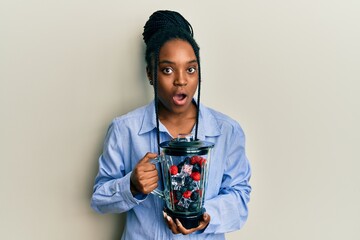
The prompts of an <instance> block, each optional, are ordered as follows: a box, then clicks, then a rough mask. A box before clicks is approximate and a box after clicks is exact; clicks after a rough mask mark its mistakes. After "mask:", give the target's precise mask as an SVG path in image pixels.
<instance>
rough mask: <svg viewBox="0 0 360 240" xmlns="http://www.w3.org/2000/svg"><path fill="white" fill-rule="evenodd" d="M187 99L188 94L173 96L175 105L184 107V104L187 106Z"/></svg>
mask: <svg viewBox="0 0 360 240" xmlns="http://www.w3.org/2000/svg"><path fill="white" fill-rule="evenodd" d="M186 98H187V95H186V94H183V93H180V94H175V95H174V96H173V100H174V103H175V104H176V105H183V104H185V102H186Z"/></svg>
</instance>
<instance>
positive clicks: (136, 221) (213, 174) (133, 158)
mask: <svg viewBox="0 0 360 240" xmlns="http://www.w3.org/2000/svg"><path fill="white" fill-rule="evenodd" d="M154 109H155V107H154V101H152V102H151V103H149V104H148V105H147V106H143V107H141V108H138V109H136V110H134V111H132V112H130V113H128V114H126V115H123V116H120V117H118V118H115V119H114V120H113V121H112V123H111V125H110V126H109V129H108V132H107V135H106V138H105V142H104V148H103V153H102V155H101V156H100V158H99V172H98V174H97V176H96V179H95V184H94V192H93V196H92V199H91V206H92V208H93V209H94V210H95V211H97V212H99V213H122V212H127V215H126V216H127V217H126V225H125V228H124V232H123V236H122V239H136V240H141V239H144V240H145V239H146V240H149V239H154V240H161V239H164V240H165V239H166V240H169V239H225V234H224V233H226V232H231V231H235V230H238V229H240V228H241V227H242V226H243V225H244V223H245V222H246V219H247V216H248V206H247V205H248V202H249V199H250V192H251V187H250V185H249V180H250V175H251V169H250V165H249V161H248V159H247V157H246V155H245V136H244V133H243V131H242V129H241V127H240V125H239V124H238V123H237V122H236V121H234V120H232V119H231V118H229V117H228V116H226V115H224V114H222V113H219V112H217V111H215V110H213V109H210V108H208V107H205V106H204V105H200V116H199V127H198V138H199V139H201V140H205V141H209V142H213V143H215V147H214V148H213V150H212V153H211V155H212V156H211V163H210V169H209V177H208V187H207V189H206V193H205V205H204V207H205V208H206V212H207V213H208V214H209V215H210V217H211V221H210V223H209V225H208V226H207V228H206V229H205V230H204V231H202V232H197V233H193V234H190V235H182V234H177V235H174V234H172V232H171V231H170V230H169V229H168V227H167V225H166V223H165V221H164V219H163V214H162V210H163V207H164V201H163V200H162V199H160V198H158V197H156V196H155V195H152V194H149V195H142V196H140V197H139V196H137V197H136V198H135V197H133V195H132V194H131V192H130V175H131V171H132V169H133V168H134V167H135V165H136V164H137V162H138V161H139V160H140V159H141V158H143V157H144V155H145V154H146V153H147V152H154V153H156V152H157V140H156V118H155V110H154ZM174 137H176V136H174ZM172 138H173V136H171V135H170V133H169V132H168V131H167V129H166V128H165V127H164V125H162V124H161V123H160V142H163V141H168V140H170V139H172Z"/></svg>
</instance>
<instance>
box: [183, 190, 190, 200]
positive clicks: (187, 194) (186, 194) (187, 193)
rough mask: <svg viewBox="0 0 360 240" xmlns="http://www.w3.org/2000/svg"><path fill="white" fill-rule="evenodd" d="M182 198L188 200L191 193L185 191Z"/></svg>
mask: <svg viewBox="0 0 360 240" xmlns="http://www.w3.org/2000/svg"><path fill="white" fill-rule="evenodd" d="M183 197H184V198H190V197H191V191H185V192H184V193H183Z"/></svg>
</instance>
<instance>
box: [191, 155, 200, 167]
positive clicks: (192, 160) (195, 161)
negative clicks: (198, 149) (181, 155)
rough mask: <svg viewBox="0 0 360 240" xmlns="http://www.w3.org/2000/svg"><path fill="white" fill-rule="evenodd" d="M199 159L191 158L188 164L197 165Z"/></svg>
mask: <svg viewBox="0 0 360 240" xmlns="http://www.w3.org/2000/svg"><path fill="white" fill-rule="evenodd" d="M200 159H201V157H200V156H192V157H191V159H190V163H191V164H192V165H194V164H196V163H198V162H199V161H200Z"/></svg>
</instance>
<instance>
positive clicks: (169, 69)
mask: <svg viewBox="0 0 360 240" xmlns="http://www.w3.org/2000/svg"><path fill="white" fill-rule="evenodd" d="M162 72H163V73H165V74H171V73H172V72H173V70H172V69H171V68H164V69H163V70H162Z"/></svg>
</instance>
